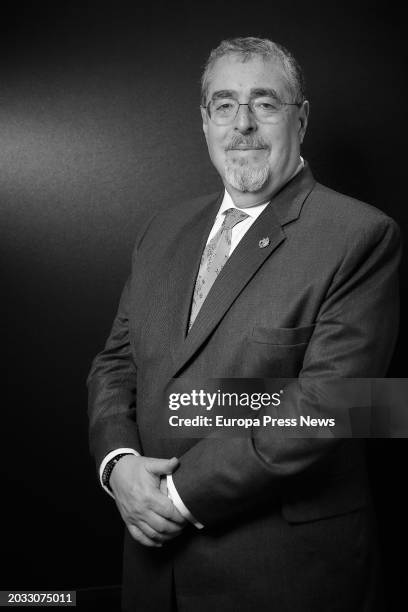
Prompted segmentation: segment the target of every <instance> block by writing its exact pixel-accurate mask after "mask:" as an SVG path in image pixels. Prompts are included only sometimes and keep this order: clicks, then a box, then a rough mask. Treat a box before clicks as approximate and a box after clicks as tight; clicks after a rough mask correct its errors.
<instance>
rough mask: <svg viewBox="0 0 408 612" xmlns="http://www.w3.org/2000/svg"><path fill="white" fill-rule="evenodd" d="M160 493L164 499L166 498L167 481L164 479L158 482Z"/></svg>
mask: <svg viewBox="0 0 408 612" xmlns="http://www.w3.org/2000/svg"><path fill="white" fill-rule="evenodd" d="M160 493H162V495H165V496H166V497H168V491H167V480H166V478H162V479H161V480H160Z"/></svg>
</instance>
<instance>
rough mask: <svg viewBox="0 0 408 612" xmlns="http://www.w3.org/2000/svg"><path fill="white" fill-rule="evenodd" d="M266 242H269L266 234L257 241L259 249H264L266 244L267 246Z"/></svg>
mask: <svg viewBox="0 0 408 612" xmlns="http://www.w3.org/2000/svg"><path fill="white" fill-rule="evenodd" d="M268 244H269V238H268V236H267V237H266V238H262V239H261V240H260V241H259V248H260V249H264V248H265V247H267V246H268Z"/></svg>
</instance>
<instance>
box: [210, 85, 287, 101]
mask: <svg viewBox="0 0 408 612" xmlns="http://www.w3.org/2000/svg"><path fill="white" fill-rule="evenodd" d="M236 93H237V92H236V91H233V90H232V89H220V90H219V91H215V92H214V93H213V95H212V96H211V99H212V100H218V99H219V98H234V96H236ZM258 96H268V97H270V98H276V99H278V100H279V96H278V94H277V92H276V90H275V89H272V88H270V87H255V88H253V89H251V91H250V97H251V98H253V97H258Z"/></svg>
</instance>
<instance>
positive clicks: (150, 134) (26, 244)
mask: <svg viewBox="0 0 408 612" xmlns="http://www.w3.org/2000/svg"><path fill="white" fill-rule="evenodd" d="M2 12H3V14H2V20H1V26H0V27H1V37H0V50H1V53H0V75H1V77H0V142H1V145H0V175H1V181H0V208H1V240H0V249H1V264H2V272H3V274H2V299H1V301H0V302H1V308H2V316H1V321H2V327H3V330H2V332H1V338H2V351H1V354H2V358H3V366H2V369H3V373H4V374H5V376H4V382H3V383H2V386H3V389H5V391H4V392H2V394H1V396H2V399H3V401H2V410H1V413H0V414H1V417H0V428H1V429H0V431H1V456H2V459H1V464H0V471H1V475H0V483H1V486H0V491H1V499H2V505H1V516H0V519H1V520H0V529H1V534H0V535H1V541H0V549H1V553H2V554H1V565H2V567H1V584H0V589H6V588H20V589H29V588H37V589H40V588H41V589H44V588H66V589H68V588H85V587H92V586H106V585H111V584H117V583H119V582H120V569H121V567H120V566H121V534H122V526H121V522H120V520H119V518H118V516H117V512H116V508H115V506H114V503H113V502H112V500H110V499H109V498H108V497H107V496H106V495H105V494H104V493H103V492H102V491H101V490H100V489H99V488H98V484H97V481H96V478H95V472H94V466H93V464H92V461H91V459H90V457H89V455H88V448H87V421H86V390H85V378H86V375H87V371H88V369H89V365H90V361H91V359H92V357H93V356H94V354H95V353H96V352H97V350H99V349H100V348H101V347H102V344H103V342H104V340H105V337H106V334H107V332H108V330H109V327H110V324H111V321H112V317H113V315H114V312H115V309H116V305H117V300H118V297H119V293H120V290H121V286H122V284H123V282H124V280H125V278H126V275H127V272H128V269H129V261H130V254H131V250H132V246H133V240H134V236H135V233H136V231H137V228H138V227H139V224H140V223H141V222H142V221H143V219H144V218H145V217H146V215H147V214H148V213H149V211H151V210H152V209H154V208H155V207H157V206H159V205H161V204H162V203H163V201H165V200H166V198H167V197H169V198H171V199H174V198H187V197H190V196H192V195H193V196H194V195H200V194H203V193H207V192H211V191H214V190H215V189H217V188H218V186H219V182H218V179H217V176H216V173H215V171H214V170H213V169H212V166H211V164H210V162H209V160H208V156H207V152H206V148H205V144H204V139H203V137H202V132H201V124H200V115H199V108H198V105H199V76H200V72H201V68H202V65H203V62H204V61H205V59H206V56H207V54H208V52H209V50H210V48H212V47H213V46H215V45H216V44H217V43H218V42H219V40H221V39H222V38H226V37H231V36H238V35H241V36H242V35H243V36H245V35H260V36H267V37H270V38H272V39H273V40H276V41H278V42H281V43H282V44H284V45H286V46H288V47H289V48H290V49H291V50H292V51H293V52H294V53H295V55H296V56H297V57H298V58H299V59H300V61H301V63H302V64H303V66H304V69H305V72H306V77H307V84H308V87H307V90H308V97H309V99H310V102H311V117H310V124H309V132H308V135H307V137H306V142H305V146H304V156H305V157H306V158H307V160H308V161H309V163H310V164H311V166H312V169H313V172H314V174H315V176H316V178H317V179H319V180H320V181H321V182H324V183H326V184H328V185H329V186H331V187H333V188H334V189H337V190H339V191H342V192H344V193H347V194H350V195H354V196H355V197H358V198H360V199H362V200H365V201H368V202H370V203H372V204H374V205H376V206H378V207H379V208H381V209H382V210H384V211H385V212H387V213H388V214H390V215H391V216H393V217H394V218H395V219H396V220H397V221H398V222H399V224H400V225H401V227H402V229H403V230H404V228H406V225H407V224H406V220H407V219H406V218H407V212H406V207H405V201H406V197H405V184H404V183H405V175H406V164H407V160H406V154H405V142H406V135H405V130H404V128H405V101H406V97H405V96H406V92H405V91H404V83H403V76H404V50H405V40H404V38H403V34H404V31H403V20H402V16H401V15H398V14H397V13H395V11H394V12H390V11H388V10H387V9H386V8H384V7H383V8H380V7H379V6H378V5H375V3H373V2H370V3H367V4H364V3H359V4H358V5H357V3H351V2H350V3H349V4H347V3H341V4H340V3H338V4H337V6H336V5H335V3H332V5H330V3H328V2H326V3H321V4H320V5H319V3H316V2H313V4H312V6H309V7H308V6H306V3H299V5H297V4H296V3H293V2H290V3H285V2H279V3H273V2H257V3H242V2H235V3H228V5H227V6H223V5H222V3H221V2H218V3H217V2H201V3H194V2H189V3H166V2H161V1H156V2H154V3H153V2H151V3H145V4H144V6H142V5H141V4H139V5H137V7H136V6H132V4H124V3H122V4H120V3H102V2H91V1H89V0H88V1H83V2H77V3H74V2H51V1H49V2H44V1H43V2H41V3H38V2H32V3H28V2H25V3H17V2H13V3H10V4H7V3H2ZM404 269H406V262H405V263H404V264H403V268H402V270H404ZM401 281H402V297H403V306H402V308H403V311H404V302H405V304H406V292H407V286H406V280H405V278H404V276H403V274H402V276H401ZM406 334H407V331H406V324H405V325H404V321H403V326H402V328H401V333H400V340H399V343H398V347H397V351H396V354H395V357H394V360H393V364H392V368H391V372H390V375H392V376H394V377H405V376H406V365H405V360H404V353H403V347H404V346H406V344H407V338H406ZM406 451H407V443H406V441H405V440H396V439H394V440H373V441H371V442H370V443H369V457H370V467H371V476H372V480H373V486H374V494H375V498H376V502H377V510H378V516H379V528H380V535H381V542H382V549H383V556H384V570H385V574H386V577H387V584H388V593H389V598H390V602H393V603H390V608H389V609H393V608H394V604H395V602H396V600H397V598H398V595H399V594H401V593H402V589H403V587H402V584H401V582H400V581H401V580H402V579H403V573H402V572H403V566H401V565H400V563H399V560H398V555H399V553H400V552H402V553H403V552H405V551H406V549H407V546H408V530H407V528H406V522H405V517H406V513H407V503H406V501H405V499H404V489H405V486H404V481H406V472H407V468H406V466H405V461H404V459H405V455H406ZM112 609H113V608H112Z"/></svg>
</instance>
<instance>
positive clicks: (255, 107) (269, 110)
mask: <svg viewBox="0 0 408 612" xmlns="http://www.w3.org/2000/svg"><path fill="white" fill-rule="evenodd" d="M302 104H303V102H281V101H280V100H278V99H277V98H272V97H269V96H267V97H265V96H263V97H261V98H253V99H252V100H250V101H249V102H247V103H246V104H240V103H239V102H238V101H237V100H234V98H216V99H214V100H210V101H209V103H208V104H207V106H203V107H202V108H205V109H206V110H207V114H208V116H209V117H210V119H211V120H212V121H213V122H214V123H215V124H216V125H229V124H231V123H233V122H234V121H235V118H236V116H237V115H238V111H239V107H240V106H247V107H248V108H249V110H250V111H251V113H252V114H253V115H254V117H255V119H256V120H257V121H259V122H260V123H275V122H276V121H278V120H279V116H280V113H281V111H282V109H283V107H284V106H297V107H298V108H300V107H301V106H302Z"/></svg>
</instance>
